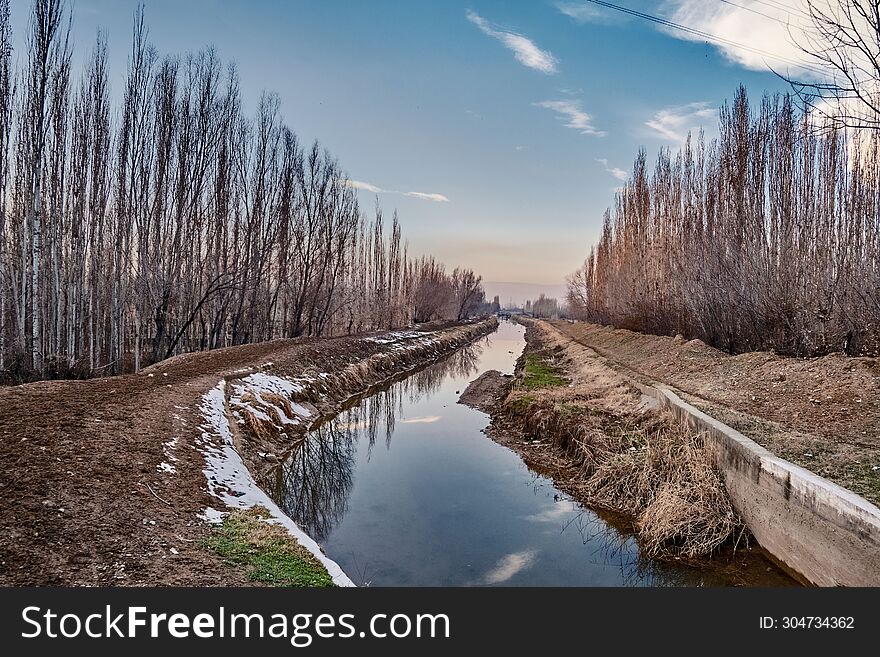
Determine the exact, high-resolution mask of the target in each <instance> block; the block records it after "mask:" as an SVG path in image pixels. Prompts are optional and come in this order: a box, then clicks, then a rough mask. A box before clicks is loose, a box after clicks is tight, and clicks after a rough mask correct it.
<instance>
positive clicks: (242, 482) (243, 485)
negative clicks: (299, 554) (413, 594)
mask: <svg viewBox="0 0 880 657" xmlns="http://www.w3.org/2000/svg"><path fill="white" fill-rule="evenodd" d="M273 378H277V377H273ZM225 390H226V382H225V381H221V382H220V383H219V384H218V385H217V386H216V387H214V388H212V389H211V390H209V391H208V392H207V393H205V395H204V396H203V397H202V405H201V411H202V416H203V417H204V418H205V424H203V425H202V427H201V428H202V429H203V433H202V435H201V439H200V441H199V442H200V447H201V451H202V453H203V454H204V457H205V469H204V473H205V477H206V478H207V480H208V492H209V493H210V494H211V495H213V496H214V497H216V498H218V499H220V500H222V501H223V502H224V503H225V504H226V506H228V507H232V508H239V509H249V508H252V507H254V506H262V507H264V508H266V509H267V510H268V511H269V514H270V515H271V516H272V521H273V522H275V523H277V524H279V525H282V526H283V527H284V528H285V529H287V531H288V533H290V535H291V536H293V537H294V538H295V539H296V540H297V541H299V543H300V545H302V546H303V547H304V548H305V549H307V550H308V551H309V552H311V553H312V554H313V555H315V557H316V558H317V559H318V560H319V561H320V562H321V563H322V564H324V567H325V568H326V569H327V572H329V573H330V576H331V577H332V578H333V582H334V584H337V585H338V586H354V582H352V581H351V579H349V577H348V575H346V574H345V572H343V570H342V568H341V567H340V566H339V564H337V563H336V562H335V561H333V560H332V559H330V558H329V557H328V556H327V555H326V554H324V552H323V551H322V550H321V548H320V546H319V545H318V544H317V543H316V542H315V541H314V540H313V539H312V538H311V537H310V536H308V535H307V534H306V533H305V532H304V531H303V530H302V529H300V528H299V526H298V525H297V524H296V523H295V522H294V521H293V520H292V519H291V518H289V517H288V516H286V515H285V514H284V513H283V512H282V511H281V509H279V508H278V505H276V504H275V502H274V501H272V499H271V498H270V497H269V496H268V495H266V493H265V492H264V491H263V490H262V489H261V488H260V487H259V486H257V483H256V482H255V481H254V479H253V477H252V476H251V473H250V472H249V471H248V469H247V467H245V465H244V462H243V461H242V459H241V455H239V453H238V452H237V451H235V448H234V447H233V443H232V432H231V430H230V427H229V420H228V418H227V417H226V410H225ZM217 513H218V512H216V511H214V509H210V510H209V509H205V511H204V512H203V517H204V518H206V519H208V518H216V517H217V516H216V514H217ZM209 521H211V520H209Z"/></svg>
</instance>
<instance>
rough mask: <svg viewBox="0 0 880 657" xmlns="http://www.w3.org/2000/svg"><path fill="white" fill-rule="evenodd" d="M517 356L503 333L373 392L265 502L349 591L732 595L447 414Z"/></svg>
mask: <svg viewBox="0 0 880 657" xmlns="http://www.w3.org/2000/svg"><path fill="white" fill-rule="evenodd" d="M524 346H525V340H524V329H523V327H522V326H520V325H518V324H513V323H511V322H501V324H500V326H499V328H498V330H497V331H496V332H494V333H493V334H491V335H489V336H487V337H485V338H483V339H481V340H479V341H478V342H476V343H474V344H472V345H470V346H469V347H466V348H464V349H462V350H460V351H458V352H456V353H455V354H453V355H452V356H450V357H448V358H446V359H444V360H442V361H440V362H438V363H435V364H434V365H431V366H430V367H427V368H425V369H423V370H420V371H418V372H416V373H414V374H411V375H409V376H408V377H407V378H405V379H403V380H401V381H398V382H396V383H393V384H391V385H390V386H387V387H386V388H385V389H382V390H378V391H374V392H373V393H372V394H370V395H369V396H366V397H364V398H362V399H360V400H358V401H357V402H356V403H354V405H352V406H351V407H350V408H349V409H348V410H346V411H344V412H342V413H341V414H340V415H338V416H336V417H335V418H333V419H331V420H329V421H326V422H324V423H323V424H321V425H320V426H318V427H316V428H315V429H313V430H312V431H311V432H310V433H309V435H308V436H307V438H306V440H305V441H304V442H303V443H302V444H301V445H299V446H298V447H297V448H296V449H295V450H294V451H293V452H292V453H291V454H290V455H289V457H288V459H287V460H286V461H285V462H284V464H283V465H282V466H281V467H279V468H278V469H277V470H276V471H275V472H274V473H273V474H272V475H271V477H270V478H269V479H268V480H267V481H265V482H263V484H264V487H265V489H266V490H267V492H268V493H269V494H270V495H271V496H272V497H273V498H274V499H275V501H276V502H277V503H278V504H279V506H280V507H281V508H282V509H283V510H284V511H285V512H286V513H287V514H288V515H289V516H290V517H291V518H293V520H295V521H296V522H297V524H299V526H300V527H301V528H302V529H303V530H304V531H306V532H307V533H308V534H309V535H311V536H312V537H313V538H314V539H315V540H316V541H317V542H318V543H319V544H320V545H321V546H322V547H323V548H324V551H325V552H326V553H327V555H328V556H330V557H331V558H332V559H334V560H335V561H336V562H337V563H339V565H340V566H341V567H342V568H343V569H344V570H345V572H346V573H347V574H348V575H349V577H351V579H352V580H353V581H354V582H355V583H356V584H358V585H372V586H620V585H627V586H664V585H676V586H699V585H725V584H729V583H730V581H729V580H728V579H727V577H726V576H725V575H724V574H723V573H721V572H716V571H714V570H713V569H706V568H691V567H686V566H683V565H677V564H669V563H666V562H660V561H654V560H651V559H648V558H646V557H644V556H643V555H642V554H640V552H639V547H638V544H637V543H636V541H635V539H634V538H633V537H632V535H630V534H627V533H626V532H623V531H619V530H618V529H616V528H615V527H614V526H613V525H611V524H609V523H607V522H605V521H604V520H603V519H602V518H600V517H599V516H598V515H597V514H596V513H594V512H593V511H591V510H589V509H586V508H584V507H582V506H580V505H579V504H577V503H576V502H574V501H572V500H571V499H570V498H569V497H568V496H566V495H565V494H563V493H562V492H561V491H560V490H558V489H556V488H555V487H554V486H553V482H552V481H551V480H550V479H548V478H546V477H544V476H542V475H540V474H537V473H535V472H533V471H531V470H530V469H529V468H528V467H527V466H526V465H525V464H524V463H523V462H522V460H521V459H520V458H519V456H518V455H517V454H515V453H514V452H512V451H510V450H508V449H507V448H505V447H502V446H501V445H498V444H497V443H495V442H494V441H492V440H491V439H490V438H488V437H487V436H486V435H485V434H484V433H483V429H484V428H485V427H486V426H487V424H488V421H489V419H488V416H487V415H486V414H485V413H482V412H480V411H476V410H474V409H471V408H469V407H467V406H464V405H462V404H458V403H457V401H458V398H459V396H460V394H461V393H462V392H463V391H464V389H465V388H466V387H467V385H468V382H469V381H472V380H474V379H475V378H476V377H477V376H479V375H480V374H481V373H482V372H485V371H487V370H490V369H495V370H499V371H501V372H505V373H512V372H513V368H514V364H515V362H516V359H517V358H518V356H519V355H520V353H521V352H522V350H523V347H524ZM760 569H761V571H762V572H763V570H764V568H763V564H761V566H760ZM768 572H769V571H768ZM759 583H764V582H759ZM770 583H773V582H770Z"/></svg>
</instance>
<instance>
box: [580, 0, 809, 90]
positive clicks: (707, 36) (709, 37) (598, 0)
mask: <svg viewBox="0 0 880 657" xmlns="http://www.w3.org/2000/svg"><path fill="white" fill-rule="evenodd" d="M587 2H591V3H593V4H594V5H599V6H600V7H605V8H607V9H613V10H615V11H619V12H622V13H625V14H629V15H631V16H636V17H637V18H642V19H644V20H647V21H651V22H652V23H657V24H659V25H663V26H664V27H669V28H672V29H674V30H679V31H681V32H685V33H687V34H693V35H694V36H698V37H700V38H701V39H704V40H706V41H710V42H714V43H716V44H724V45H728V46H734V47H735V48H740V49H742V50H746V51H748V52H751V53H754V54H756V55H761V56H763V57H769V58H770V59H775V60H777V61H780V62H785V63H787V64H789V65H791V66H796V67H798V68H803V69H807V70H811V71H813V72H815V73H821V74H824V73H825V71H823V70H822V69H820V68H817V67H815V66H810V65H809V64H804V63H802V62H798V61H795V60H793V59H790V58H788V57H784V56H782V55H778V54H775V53H772V52H767V51H766V50H761V49H760V48H754V47H752V46H747V45H746V44H744V43H740V42H738V41H733V40H732V39H727V38H725V37H720V36H718V35H715V34H711V33H709V32H704V31H703V30H698V29H697V28H694V27H688V26H687V25H681V24H680V23H675V22H673V21H670V20H667V19H665V18H660V17H659V16H653V15H651V14H646V13H644V12H641V11H636V10H635V9H630V8H629V7H623V6H621V5H615V4H613V3H611V2H603V0H587Z"/></svg>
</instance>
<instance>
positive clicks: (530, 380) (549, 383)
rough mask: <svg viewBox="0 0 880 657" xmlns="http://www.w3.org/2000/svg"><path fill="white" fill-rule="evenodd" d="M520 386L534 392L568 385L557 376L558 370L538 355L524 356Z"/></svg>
mask: <svg viewBox="0 0 880 657" xmlns="http://www.w3.org/2000/svg"><path fill="white" fill-rule="evenodd" d="M520 385H521V386H522V387H523V388H526V389H528V390H534V389H536V388H554V387H557V386H564V385H568V381H566V380H565V379H564V378H562V377H561V376H560V375H559V370H558V369H556V368H555V367H553V366H552V365H550V364H548V363H547V361H545V360H544V359H543V358H542V357H541V356H539V355H538V354H526V357H525V362H524V364H523V377H522V380H521V381H520Z"/></svg>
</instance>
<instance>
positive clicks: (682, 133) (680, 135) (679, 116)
mask: <svg viewBox="0 0 880 657" xmlns="http://www.w3.org/2000/svg"><path fill="white" fill-rule="evenodd" d="M715 112H716V111H715V109H714V108H713V107H711V106H710V105H709V103H706V102H699V103H689V104H687V105H679V106H677V107H667V108H666V109H662V110H660V111H659V112H657V113H656V114H655V115H654V118H652V119H651V120H650V121H646V122H645V125H646V126H648V127H649V128H651V130H653V131H654V132H656V133H657V135H658V136H659V137H661V138H662V139H666V140H667V141H671V142H675V143H677V144H679V143H682V142H684V140H685V139H686V138H687V135H688V132H694V131H696V130H699V129H700V128H701V127H702V126H703V125H704V124H705V123H706V122H707V121H710V120H712V119H713V118H714V117H715Z"/></svg>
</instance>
